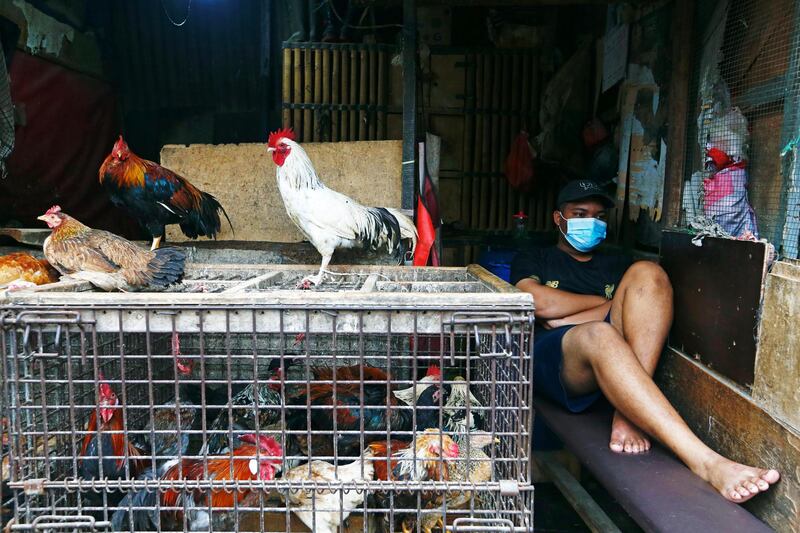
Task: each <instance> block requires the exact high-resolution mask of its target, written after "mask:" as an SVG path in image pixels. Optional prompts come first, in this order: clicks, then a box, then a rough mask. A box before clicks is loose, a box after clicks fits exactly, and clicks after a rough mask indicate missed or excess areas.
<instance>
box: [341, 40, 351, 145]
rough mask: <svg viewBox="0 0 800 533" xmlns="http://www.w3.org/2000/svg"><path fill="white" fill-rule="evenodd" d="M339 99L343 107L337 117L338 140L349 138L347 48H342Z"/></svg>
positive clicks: (348, 56) (348, 63)
mask: <svg viewBox="0 0 800 533" xmlns="http://www.w3.org/2000/svg"><path fill="white" fill-rule="evenodd" d="M340 99H341V103H342V104H343V105H344V107H343V108H342V113H341V118H340V119H339V128H340V129H341V133H340V136H339V140H340V141H348V140H350V113H349V112H348V110H347V104H349V103H350V52H349V51H348V50H342V89H341V94H340Z"/></svg>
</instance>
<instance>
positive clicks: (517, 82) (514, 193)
mask: <svg viewBox="0 0 800 533" xmlns="http://www.w3.org/2000/svg"><path fill="white" fill-rule="evenodd" d="M511 61H512V65H511V105H510V107H511V126H510V128H509V133H510V134H511V142H514V140H516V138H517V135H519V132H520V130H521V129H522V109H521V106H520V100H522V79H521V76H522V54H521V53H516V54H514V55H513V56H512V57H511ZM506 182H508V180H506ZM522 196H523V195H522V192H521V191H519V190H514V189H511V188H509V190H508V211H509V220H508V225H509V226H508V227H513V219H512V218H511V216H512V215H514V214H516V213H517V212H519V211H521V210H522Z"/></svg>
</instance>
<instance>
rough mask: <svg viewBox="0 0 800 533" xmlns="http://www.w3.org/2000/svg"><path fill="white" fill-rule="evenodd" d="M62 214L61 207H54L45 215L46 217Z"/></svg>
mask: <svg viewBox="0 0 800 533" xmlns="http://www.w3.org/2000/svg"><path fill="white" fill-rule="evenodd" d="M60 212H61V206H60V205H54V206H53V207H51V208H50V209H48V210H47V213H45V215H54V214H55V213H60Z"/></svg>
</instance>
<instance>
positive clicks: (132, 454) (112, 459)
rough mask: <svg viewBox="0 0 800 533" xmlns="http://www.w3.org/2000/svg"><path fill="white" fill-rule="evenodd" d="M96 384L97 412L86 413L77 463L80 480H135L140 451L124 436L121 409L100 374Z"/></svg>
mask: <svg viewBox="0 0 800 533" xmlns="http://www.w3.org/2000/svg"><path fill="white" fill-rule="evenodd" d="M98 381H99V385H98V388H97V409H92V411H91V413H90V414H89V423H88V424H87V425H86V436H85V437H84V438H83V446H82V447H81V458H80V460H79V461H78V468H79V473H80V476H81V477H82V478H83V479H104V478H107V479H119V478H122V477H126V475H130V477H134V476H135V475H136V473H137V472H138V470H139V469H140V466H141V452H140V451H139V450H138V449H137V448H136V447H135V446H134V445H133V444H132V443H131V442H130V441H129V440H128V439H127V438H126V436H125V433H124V431H123V430H124V426H123V420H122V406H121V405H120V404H119V400H118V398H117V395H116V394H115V393H114V390H113V389H112V388H111V385H109V384H108V382H106V381H105V379H104V378H103V375H102V374H100V376H99V380H98ZM98 411H99V412H100V424H99V425H98V423H97V412H98ZM101 457H102V460H101ZM128 465H129V466H128ZM126 466H128V468H127V469H126Z"/></svg>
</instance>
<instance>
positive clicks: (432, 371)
mask: <svg viewBox="0 0 800 533" xmlns="http://www.w3.org/2000/svg"><path fill="white" fill-rule="evenodd" d="M425 375H426V376H436V377H437V378H440V377H442V369H441V368H439V365H431V366H429V367H428V373H427V374H425Z"/></svg>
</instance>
